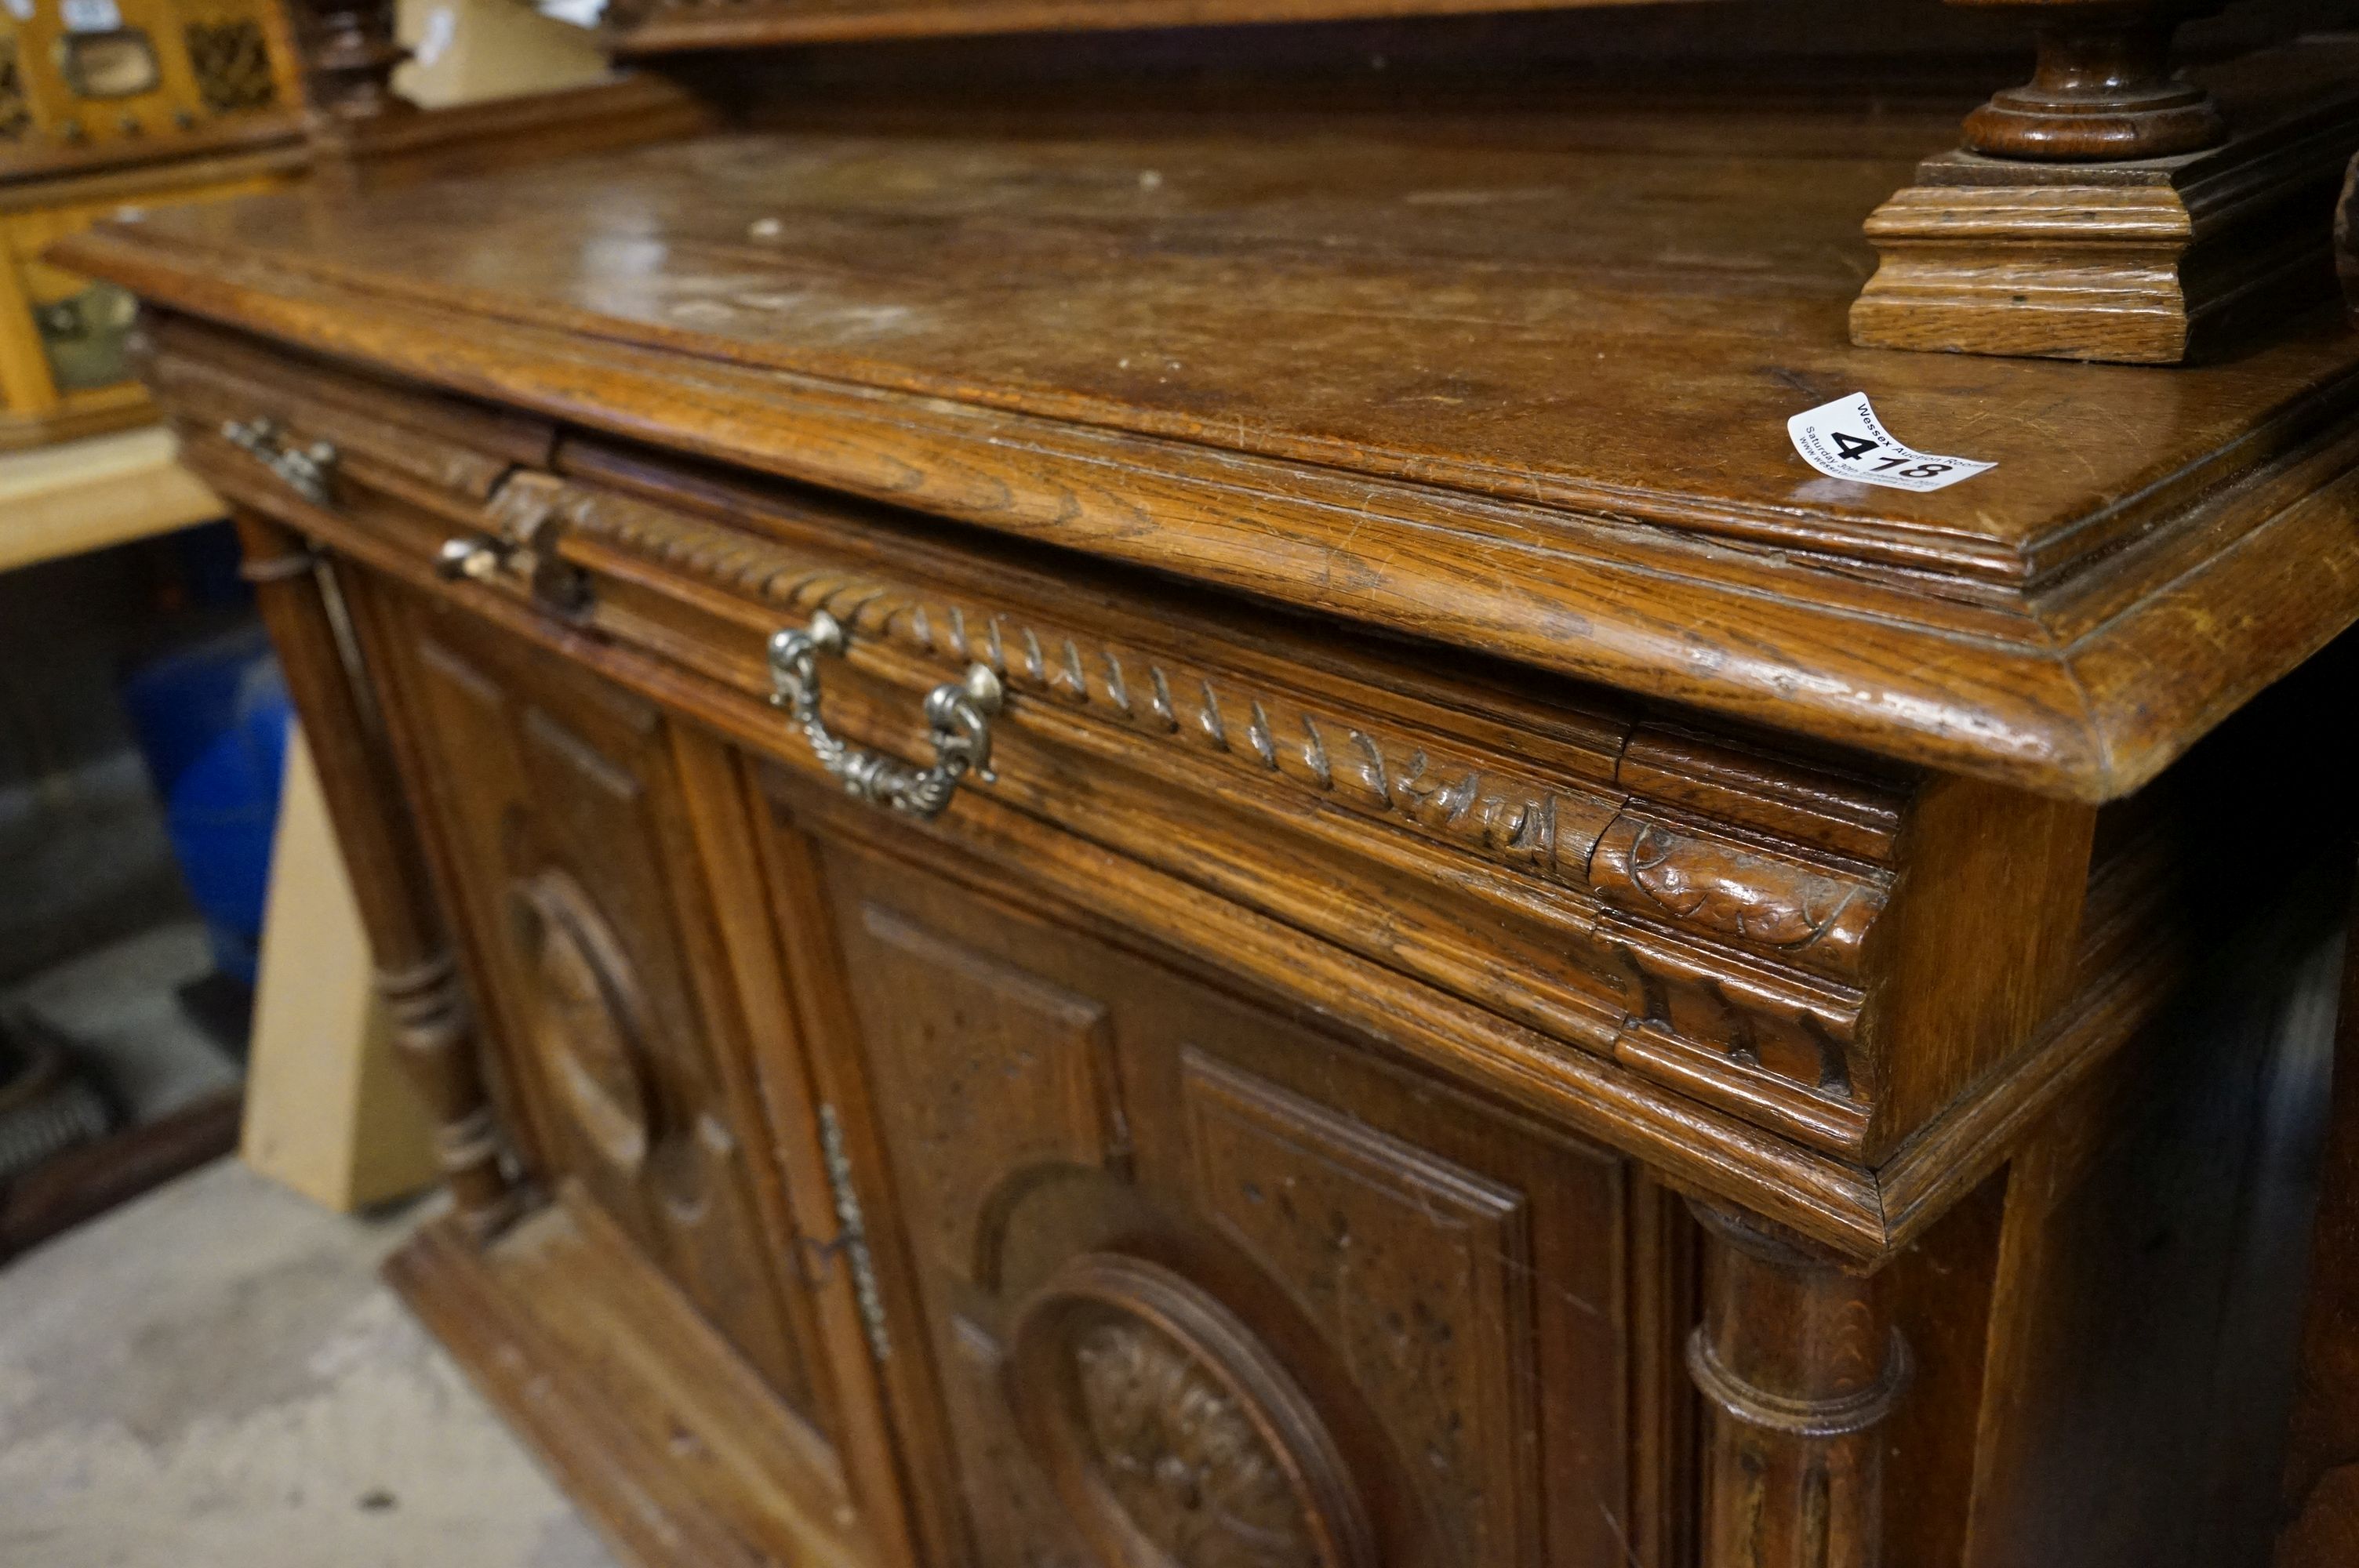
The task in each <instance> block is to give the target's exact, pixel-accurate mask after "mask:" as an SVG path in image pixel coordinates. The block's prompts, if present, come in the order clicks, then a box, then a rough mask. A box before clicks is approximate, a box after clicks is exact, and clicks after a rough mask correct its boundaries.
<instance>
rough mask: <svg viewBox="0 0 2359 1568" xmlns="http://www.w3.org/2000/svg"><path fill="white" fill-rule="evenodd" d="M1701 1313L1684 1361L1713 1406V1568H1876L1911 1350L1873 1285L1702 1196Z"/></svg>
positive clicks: (1708, 1483)
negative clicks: (1890, 1435)
mask: <svg viewBox="0 0 2359 1568" xmlns="http://www.w3.org/2000/svg"><path fill="white" fill-rule="evenodd" d="M1691 1206H1692V1207H1693V1208H1694V1210H1695V1214H1696V1217H1697V1218H1698V1219H1700V1220H1701V1222H1702V1224H1703V1227H1704V1232H1705V1236H1706V1238H1707V1240H1706V1253H1705V1264H1704V1320H1703V1323H1702V1324H1701V1326H1699V1327H1698V1328H1697V1330H1696V1332H1695V1336H1694V1337H1693V1339H1691V1340H1690V1342H1689V1345H1688V1369H1689V1372H1690V1375H1692V1376H1693V1378H1694V1379H1695V1383H1696V1386H1697V1388H1699V1389H1700V1390H1702V1392H1703V1395H1704V1399H1705V1401H1706V1403H1707V1404H1708V1405H1709V1406H1710V1409H1711V1420H1712V1431H1711V1438H1710V1441H1709V1443H1708V1444H1707V1446H1706V1450H1705V1453H1706V1460H1705V1470H1704V1530H1703V1562H1704V1565H1705V1568H1880V1564H1881V1563H1882V1562H1883V1537H1884V1513H1883V1463H1882V1456H1881V1439H1880V1437H1879V1435H1878V1433H1877V1430H1876V1429H1877V1427H1878V1426H1879V1425H1880V1424H1881V1423H1882V1422H1883V1421H1884V1419H1885V1418H1886V1416H1887V1415H1889V1414H1890V1413H1891V1412H1892V1410H1893V1408H1894V1407H1895V1406H1896V1405H1897V1404H1898V1402H1899V1400H1900V1399H1901V1396H1902V1395H1903V1393H1905V1392H1906V1390H1907V1387H1908V1347H1907V1346H1906V1345H1905V1344H1904V1343H1903V1342H1902V1341H1901V1339H1900V1337H1899V1336H1898V1335H1897V1334H1896V1333H1895V1332H1894V1331H1893V1328H1892V1325H1891V1324H1890V1322H1889V1321H1888V1319H1887V1318H1886V1315H1885V1314H1884V1313H1883V1311H1882V1310H1881V1308H1880V1307H1879V1305H1878V1304H1877V1301H1876V1292H1875V1289H1874V1285H1873V1281H1870V1280H1868V1279H1866V1278H1864V1277H1863V1276H1862V1275H1860V1274H1857V1273H1854V1272H1852V1271H1849V1270H1847V1269H1845V1268H1843V1266H1842V1265H1840V1264H1838V1263H1836V1262H1835V1261H1833V1260H1830V1259H1827V1258H1825V1257H1822V1256H1821V1255H1820V1254H1818V1253H1816V1252H1814V1251H1812V1250H1811V1249H1809V1248H1808V1247H1806V1246H1805V1245H1804V1244H1803V1243H1802V1242H1800V1241H1799V1240H1798V1239H1795V1238H1788V1237H1787V1236H1785V1235H1783V1234H1781V1233H1779V1232H1778V1231H1777V1230H1776V1229H1775V1228H1774V1227H1770V1226H1769V1225H1767V1223H1766V1222H1762V1221H1758V1220H1755V1219H1753V1218H1751V1217H1746V1216H1744V1215H1740V1214H1737V1213H1735V1212H1734V1211H1733V1210H1729V1209H1725V1208H1721V1207H1719V1206H1713V1205H1710V1204H1705V1203H1701V1202H1698V1203H1695V1204H1693V1205H1691Z"/></svg>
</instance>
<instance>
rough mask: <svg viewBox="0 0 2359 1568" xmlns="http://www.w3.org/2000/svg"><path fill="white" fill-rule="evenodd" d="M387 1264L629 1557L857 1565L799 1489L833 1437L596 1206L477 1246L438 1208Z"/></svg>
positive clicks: (549, 1215) (567, 1210)
mask: <svg viewBox="0 0 2359 1568" xmlns="http://www.w3.org/2000/svg"><path fill="white" fill-rule="evenodd" d="M385 1273H386V1280H387V1281H389V1282H390V1283H391V1284H392V1285H393V1287H394V1289H395V1290H396V1291H397V1292H399V1293H400V1294H401V1296H402V1299H403V1300H405V1301H407V1302H408V1303H409V1306H410V1309H411V1310H412V1311H413V1312H415V1313H417V1314H418V1315H419V1318H420V1319H421V1320H422V1321H423V1322H424V1323H425V1325H426V1326H427V1327H428V1329H429V1330H430V1331H431V1332H432V1333H433V1334H434V1336H435V1337H436V1338H438V1339H440V1341H441V1342H442V1345H443V1346H444V1347H445V1348H446V1349H448V1350H449V1351H450V1352H451V1356H452V1357H455V1358H456V1359H457V1360H458V1362H459V1364H460V1365H461V1366H462V1367H463V1368H465V1369H466V1371H467V1373H468V1375H469V1377H470V1378H472V1379H473V1380H474V1383H475V1386H476V1388H477V1389H479V1390H481V1391H482V1392H483V1394H484V1397H485V1398H486V1399H488V1400H491V1402H492V1404H493V1405H494V1407H495V1408H496V1409H497V1410H498V1411H499V1413H500V1414H501V1416H502V1417H503V1418H505V1419H506V1422H508V1424H509V1426H510V1427H511V1428H512V1429H513V1430H514V1431H516V1433H518V1434H519V1435H520V1436H522V1437H523V1438H525V1439H526V1441H527V1442H528V1443H530V1444H532V1445H533V1447H534V1448H535V1449H536V1450H537V1451H538V1454H539V1455H540V1458H541V1459H542V1461H543V1462H544V1463H545V1464H546V1465H548V1467H549V1470H550V1471H551V1472H552V1473H553V1475H554V1477H555V1479H556V1480H557V1482H558V1484H559V1486H560V1487H562V1488H563V1489H564V1490H565V1492H566V1493H567V1495H568V1496H570V1497H571V1498H572V1499H573V1500H574V1501H575V1502H576V1503H577V1504H579V1505H580V1506H581V1507H582V1509H583V1511H584V1512H586V1513H587V1514H589V1515H590V1517H591V1519H592V1521H593V1522H594V1523H596V1524H597V1525H598V1526H599V1527H600V1529H601V1530H603V1532H604V1533H605V1535H606V1537H607V1539H608V1541H609V1542H610V1543H611V1544H613V1545H614V1547H615V1549H616V1550H617V1551H618V1552H621V1553H622V1554H623V1556H624V1557H625V1559H627V1560H628V1561H631V1562H633V1563H643V1564H647V1565H649V1568H654V1565H656V1564H661V1565H662V1568H708V1565H709V1568H770V1565H773V1564H776V1565H781V1568H783V1565H785V1564H794V1565H795V1568H854V1559H853V1556H852V1555H851V1554H850V1552H848V1551H847V1549H846V1548H845V1547H844V1546H843V1544H841V1543H840V1542H839V1541H838V1540H836V1539H835V1538H834V1537H832V1536H831V1535H830V1534H828V1533H827V1532H826V1530H824V1528H823V1526H821V1525H820V1524H819V1523H818V1522H817V1520H816V1519H815V1517H814V1515H813V1513H812V1511H811V1507H812V1505H810V1503H809V1502H808V1501H806V1500H805V1499H801V1498H798V1497H797V1496H796V1495H794V1492H793V1489H792V1487H791V1480H790V1478H791V1477H793V1476H798V1475H803V1474H809V1473H810V1467H811V1465H812V1464H813V1463H814V1459H815V1454H814V1452H813V1451H814V1449H815V1448H817V1447H818V1446H819V1442H818V1439H817V1438H816V1437H815V1436H813V1435H812V1434H811V1433H809V1432H808V1431H806V1430H804V1429H803V1428H802V1427H801V1426H800V1424H799V1421H798V1420H797V1418H796V1417H795V1416H794V1415H793V1414H792V1413H791V1412H790V1411H788V1409H787V1408H786V1407H785V1406H784V1405H783V1404H781V1403H780V1402H779V1401H778V1400H777V1398H776V1397H775V1396H773V1395H772V1394H771V1393H770V1392H769V1391H768V1390H767V1389H766V1387H765V1386H764V1385H763V1384H762V1382H761V1380H760V1379H759V1378H758V1377H757V1376H756V1373H755V1372H754V1371H753V1370H752V1368H749V1367H748V1366H747V1365H746V1364H745V1362H744V1361H743V1360H742V1359H741V1358H740V1357H737V1356H736V1355H735V1353H734V1352H733V1351H732V1350H731V1349H730V1348H729V1346H727V1344H726V1343H725V1342H723V1340H722V1339H721V1338H720V1337H719V1336H717V1335H716V1334H714V1332H713V1331H712V1328H710V1327H709V1326H708V1325H705V1324H704V1323H703V1322H702V1321H701V1319H699V1318H698V1317H697V1316H696V1314H695V1313H694V1312H693V1311H692V1310H691V1309H690V1306H689V1304H688V1303H687V1302H686V1301H685V1300H684V1299H683V1298H682V1297H681V1296H680V1295H679V1293H678V1292H676V1291H675V1290H674V1289H673V1288H672V1287H671V1285H670V1284H669V1283H668V1282H667V1281H665V1280H664V1279H663V1278H662V1276H661V1275H660V1274H658V1272H657V1271H655V1270H654V1269H653V1268H652V1267H651V1266H650V1265H649V1264H648V1263H647V1262H646V1261H645V1260H643V1259H641V1258H640V1257H639V1255H638V1254H637V1253H636V1251H634V1250H633V1249H632V1248H631V1247H630V1245H629V1244H628V1243H627V1242H626V1241H625V1240H624V1239H623V1238H622V1237H621V1235H620V1234H619V1233H618V1232H616V1231H615V1230H614V1227H613V1226H612V1225H611V1224H610V1223H609V1222H607V1221H605V1220H604V1219H603V1217H600V1216H599V1215H598V1213H597V1212H596V1211H595V1209H594V1208H592V1206H590V1205H589V1204H588V1203H587V1202H585V1201H581V1200H577V1199H571V1198H564V1199H560V1200H559V1201H557V1202H555V1203H552V1204H550V1205H549V1206H547V1207H545V1208H542V1209H540V1210H538V1211H537V1212H535V1213H533V1214H531V1215H529V1216H527V1217H525V1218H524V1219H522V1220H519V1221H518V1222H517V1223H516V1224H515V1225H514V1226H511V1227H509V1228H508V1229H507V1230H506V1232H504V1233H503V1234H502V1235H501V1236H500V1237H499V1238H498V1239H496V1240H495V1241H494V1242H493V1243H492V1244H491V1245H489V1246H488V1247H485V1248H483V1249H477V1248H475V1247H473V1246H472V1245H471V1244H470V1243H469V1241H468V1240H467V1237H466V1232H465V1230H464V1229H463V1228H462V1227H461V1226H460V1225H459V1224H458V1223H457V1221H455V1220H454V1219H448V1218H446V1219H443V1220H440V1221H437V1222H435V1223H433V1224H430V1225H429V1226H427V1227H425V1228H424V1229H422V1230H420V1231H419V1234H418V1236H417V1237H416V1238H414V1239H413V1240H411V1241H410V1243H409V1244H408V1246H407V1247H405V1248H403V1249H401V1250H400V1251H399V1252H397V1253H396V1254H395V1255H394V1256H393V1258H392V1259H391V1260H389V1261H388V1262H387V1263H386V1270H385Z"/></svg>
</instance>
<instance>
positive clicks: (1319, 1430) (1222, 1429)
mask: <svg viewBox="0 0 2359 1568" xmlns="http://www.w3.org/2000/svg"><path fill="white" fill-rule="evenodd" d="M1005 1386H1006V1393H1007V1397H1008V1400H1009V1403H1010V1405H1011V1407H1012V1408H1013V1410H1014V1411H1015V1413H1016V1420H1017V1422H1018V1423H1019V1425H1020V1426H1021V1427H1022V1429H1023V1430H1024V1432H1025V1434H1026V1436H1027V1439H1028V1440H1029V1442H1030V1444H1032V1449H1033V1453H1034V1454H1035V1455H1036V1456H1037V1457H1038V1459H1039V1460H1040V1461H1041V1463H1042V1464H1043V1465H1044V1466H1045V1467H1046V1468H1047V1470H1048V1472H1049V1476H1050V1477H1051V1479H1052V1480H1053V1481H1054V1482H1055V1484H1056V1487H1057V1490H1058V1494H1059V1496H1060V1498H1061V1499H1062V1500H1063V1502H1064V1504H1065V1507H1066V1509H1067V1510H1068V1512H1069V1514H1070V1515H1071V1518H1072V1519H1073V1521H1074V1523H1075V1524H1077V1525H1078V1526H1080V1527H1081V1530H1082V1533H1083V1534H1084V1535H1085V1536H1087V1537H1088V1538H1089V1539H1090V1541H1091V1542H1092V1545H1093V1550H1094V1552H1095V1553H1096V1556H1097V1559H1098V1560H1099V1561H1101V1562H1104V1563H1124V1564H1127V1565H1129V1568H1150V1565H1154V1564H1169V1565H1170V1568H1375V1563H1376V1562H1377V1561H1378V1557H1377V1552H1376V1549H1375V1541H1374V1539H1373V1535H1372V1532H1371V1530H1370V1529H1369V1525H1368V1519H1367V1512H1366V1509H1365V1507H1364V1503H1363V1501H1362V1499H1361V1496H1360V1493H1359V1491H1358V1489H1357V1488H1356V1487H1355V1486H1354V1485H1353V1479H1352V1476H1351V1475H1350V1473H1349V1471H1348V1470H1347V1469H1346V1467H1345V1466H1344V1464H1343V1457H1342V1455H1341V1454H1338V1453H1337V1451H1336V1449H1335V1445H1334V1444H1333V1442H1332V1438H1331V1437H1330V1435H1329V1433H1328V1432H1327V1429H1326V1427H1325V1425H1324V1423H1323V1422H1321V1419H1320V1416H1319V1412H1318V1411H1317V1410H1316V1409H1315V1408H1314V1407H1313V1406H1312V1405H1311V1403H1310V1400H1309V1399H1308V1397H1307V1396H1306V1395H1305V1394H1304V1393H1303V1391H1302V1390H1301V1388H1300V1387H1299V1385H1297V1384H1296V1383H1295V1381H1294V1379H1293V1378H1292V1377H1291V1376H1289V1374H1288V1368H1286V1367H1285V1366H1283V1365H1282V1364H1281V1363H1280V1362H1278V1361H1277V1358H1276V1357H1273V1356H1272V1355H1271V1354H1270V1351H1269V1349H1268V1347H1267V1346H1265V1345H1264V1344H1263V1343H1262V1342H1261V1341H1260V1340H1259V1339H1258V1338H1257V1337H1256V1336H1255V1335H1254V1333H1253V1332H1252V1331H1251V1330H1250V1329H1248V1328H1247V1327H1246V1326H1245V1324H1244V1323H1243V1322H1242V1321H1240V1320H1239V1319H1238V1318H1237V1317H1236V1316H1235V1314H1233V1313H1231V1312H1230V1311H1229V1310H1228V1309H1227V1308H1226V1307H1224V1306H1223V1305H1222V1304H1221V1303H1219V1302H1217V1301H1215V1300H1214V1299H1213V1298H1212V1296H1211V1295H1210V1294H1208V1293H1207V1292H1204V1291H1203V1290H1202V1289H1201V1287H1199V1286H1197V1285H1196V1284H1194V1283H1193V1282H1192V1281H1189V1280H1188V1279H1186V1278H1185V1277H1184V1276H1181V1275H1180V1274H1178V1273H1175V1272H1173V1271H1170V1270H1169V1269H1166V1268H1163V1267H1162V1266H1160V1265H1158V1264H1155V1263H1149V1262H1147V1261H1146V1260H1142V1259H1136V1258H1129V1257H1125V1256H1123V1255H1121V1254H1118V1253H1084V1254H1082V1255H1081V1256H1079V1257H1077V1258H1073V1259H1071V1260H1068V1261H1067V1263H1066V1265H1065V1267H1064V1268H1063V1269H1061V1270H1060V1271H1059V1272H1058V1274H1057V1275H1056V1276H1055V1277H1054V1278H1053V1279H1052V1280H1051V1281H1049V1284H1048V1285H1046V1286H1044V1287H1043V1288H1042V1290H1041V1292H1040V1293H1039V1294H1038V1295H1036V1296H1034V1297H1033V1298H1032V1300H1031V1302H1030V1303H1027V1305H1026V1306H1025V1307H1024V1309H1023V1310H1022V1312H1021V1313H1020V1314H1018V1320H1017V1323H1016V1344H1015V1356H1014V1358H1013V1359H1012V1361H1011V1362H1010V1363H1009V1365H1008V1368H1007V1378H1006V1385H1005Z"/></svg>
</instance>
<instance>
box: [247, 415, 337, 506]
mask: <svg viewBox="0 0 2359 1568" xmlns="http://www.w3.org/2000/svg"><path fill="white" fill-rule="evenodd" d="M221 433H222V439H223V440H224V441H227V442H228V443H229V444H230V445H231V446H233V447H235V448H238V449H240V450H242V451H245V452H248V453H250V454H252V455H253V457H254V459H255V461H257V462H259V463H261V464H262V466H263V467H264V468H266V469H268V470H270V471H271V472H272V473H274V474H277V476H278V478H279V480H280V481H281V482H283V483H284V484H285V485H286V486H287V488H288V489H289V490H291V491H293V492H295V493H296V494H298V495H299V496H301V497H302V498H303V499H304V500H306V501H308V502H310V503H312V504H313V505H314V506H325V505H327V504H328V503H329V502H330V500H331V499H332V497H331V495H330V492H329V489H328V481H329V480H330V478H331V477H332V475H333V474H334V473H335V470H336V460H337V458H338V457H339V456H341V455H342V454H340V453H339V452H337V450H336V449H335V447H334V446H333V445H332V444H331V443H330V442H327V441H314V442H312V443H311V444H310V446H308V447H302V448H295V447H282V446H280V445H279V444H278V438H279V434H280V432H279V428H278V422H277V420H275V419H265V418H255V419H248V420H245V422H243V423H240V422H239V421H237V420H235V419H231V420H228V421H226V422H225V423H223V426H222V427H221Z"/></svg>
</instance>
